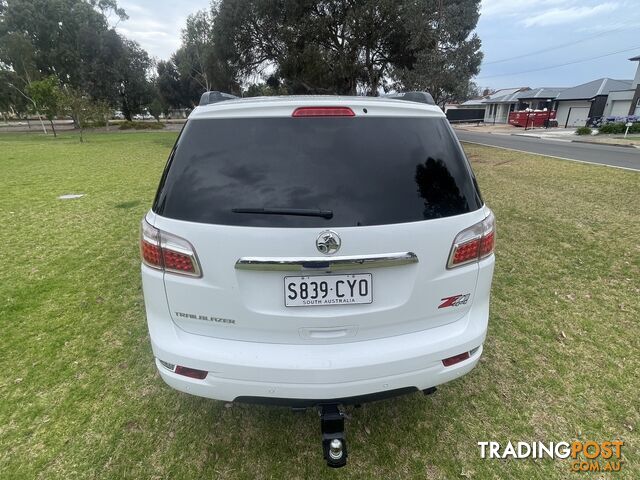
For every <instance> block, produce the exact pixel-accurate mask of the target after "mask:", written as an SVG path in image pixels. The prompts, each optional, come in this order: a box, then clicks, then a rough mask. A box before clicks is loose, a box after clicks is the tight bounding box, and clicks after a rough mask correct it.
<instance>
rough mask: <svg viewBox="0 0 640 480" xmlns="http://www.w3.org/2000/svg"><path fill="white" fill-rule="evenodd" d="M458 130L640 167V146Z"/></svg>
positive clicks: (469, 138)
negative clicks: (631, 146) (619, 145)
mask: <svg viewBox="0 0 640 480" xmlns="http://www.w3.org/2000/svg"><path fill="white" fill-rule="evenodd" d="M455 131H456V134H457V135H458V139H459V140H460V141H461V142H469V143H477V144H481V145H488V146H492V147H500V148H508V149H511V150H519V151H522V152H528V153H537V154H539V155H546V156H550V157H555V158H561V159H565V160H575V161H580V162H585V163H593V164H598V165H607V166H610V167H618V168H626V169H629V170H636V171H640V149H637V148H630V147H618V146H614V145H604V144H603V145H595V144H592V143H576V142H568V141H560V140H545V139H540V138H534V137H523V136H517V135H500V134H493V133H475V132H469V131H466V130H460V129H456V130H455Z"/></svg>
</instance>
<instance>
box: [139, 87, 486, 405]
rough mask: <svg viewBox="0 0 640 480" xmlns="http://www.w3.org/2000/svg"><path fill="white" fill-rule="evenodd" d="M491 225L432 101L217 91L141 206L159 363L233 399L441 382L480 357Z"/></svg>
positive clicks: (309, 401)
mask: <svg viewBox="0 0 640 480" xmlns="http://www.w3.org/2000/svg"><path fill="white" fill-rule="evenodd" d="M204 97H207V98H204ZM216 100H220V101H216ZM222 100H224V101H222ZM210 101H213V102H214V103H209V102H210ZM494 241H495V224H494V216H493V214H492V212H491V210H489V208H488V207H486V206H485V205H484V203H483V201H482V199H481V197H480V193H479V190H478V187H477V184H476V181H475V178H474V175H473V173H472V171H471V168H470V166H469V163H468V161H467V159H466V157H465V155H464V153H463V151H462V149H461V147H460V144H459V143H458V141H457V139H456V136H455V134H454V133H453V131H452V129H451V127H450V126H449V124H448V122H447V120H446V118H445V116H444V115H443V113H442V111H441V110H440V109H439V108H438V107H436V106H435V105H430V104H426V103H418V102H412V101H398V100H397V99H390V98H371V97H331V96H326V97H325V96H321V97H316V96H304V97H270V98H250V99H236V100H234V99H230V100H229V99H227V97H226V96H220V95H219V94H215V95H214V92H211V94H210V95H209V94H208V93H207V94H205V95H204V96H203V101H202V102H201V106H199V107H197V108H196V109H195V110H194V111H193V112H192V113H191V115H190V116H189V119H188V121H187V123H186V125H185V127H184V129H183V131H182V133H181V135H180V137H179V139H178V140H177V142H176V144H175V147H174V148H173V151H172V152H171V155H170V157H169V161H168V163H167V166H166V168H165V171H164V173H163V175H162V179H161V181H160V186H159V188H158V192H157V195H156V198H155V201H154V204H153V208H152V209H151V210H150V211H149V212H148V213H147V215H146V216H145V218H144V219H143V221H142V235H141V251H142V260H143V264H142V280H143V287H144V297H145V304H146V313H147V320H148V324H149V333H150V338H151V344H152V347H153V353H154V355H155V358H156V364H157V367H158V370H159V372H160V374H161V376H162V378H163V379H164V380H165V381H166V382H167V383H168V384H169V385H170V386H172V387H174V388H176V389H178V390H181V391H183V392H187V393H191V394H194V395H201V396H204V397H209V398H214V399H218V400H225V401H233V400H238V401H241V400H244V401H259V400H263V401H264V400H266V401H271V402H273V403H286V404H289V405H293V406H310V405H317V404H328V403H336V404H338V403H349V402H355V403H360V402H361V401H365V400H368V399H372V398H377V397H380V396H390V395H394V394H398V393H402V392H407V391H414V390H427V389H429V391H431V390H433V389H432V388H431V387H434V386H435V385H438V384H441V383H444V382H447V381H449V380H453V379H455V378H457V377H460V376H461V375H464V374H465V373H467V372H469V371H470V370H471V369H472V368H473V367H474V366H475V365H476V363H477V362H478V360H479V358H480V355H481V353H482V343H483V341H484V339H485V335H486V331H487V321H488V316H489V293H490V287H491V279H492V275H493V267H494V255H493V249H494Z"/></svg>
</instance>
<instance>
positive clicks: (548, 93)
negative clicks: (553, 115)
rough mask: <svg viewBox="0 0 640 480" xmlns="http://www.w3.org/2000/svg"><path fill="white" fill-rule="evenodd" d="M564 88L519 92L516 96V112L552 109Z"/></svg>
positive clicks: (544, 88) (545, 88) (543, 88)
mask: <svg viewBox="0 0 640 480" xmlns="http://www.w3.org/2000/svg"><path fill="white" fill-rule="evenodd" d="M563 90H566V88H560V87H542V88H534V89H533V90H526V91H524V92H520V94H519V95H518V110H526V109H528V108H530V109H531V110H544V109H551V107H553V101H554V100H555V98H556V97H557V96H558V95H559V94H560V92H562V91H563Z"/></svg>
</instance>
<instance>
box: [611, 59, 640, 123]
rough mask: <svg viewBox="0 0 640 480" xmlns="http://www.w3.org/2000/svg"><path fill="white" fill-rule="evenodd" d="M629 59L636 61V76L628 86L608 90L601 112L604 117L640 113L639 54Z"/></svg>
mask: <svg viewBox="0 0 640 480" xmlns="http://www.w3.org/2000/svg"><path fill="white" fill-rule="evenodd" d="M629 60H630V61H632V62H638V67H637V68H636V76H635V78H634V79H633V81H632V82H631V87H630V88H627V89H622V90H611V91H609V97H608V98H607V102H606V104H605V106H604V111H603V113H602V116H603V117H605V118H607V117H626V116H628V115H640V56H637V57H633V58H630V59H629Z"/></svg>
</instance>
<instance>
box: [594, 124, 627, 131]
mask: <svg viewBox="0 0 640 480" xmlns="http://www.w3.org/2000/svg"><path fill="white" fill-rule="evenodd" d="M624 125H625V124H624V123H605V124H604V125H602V126H601V127H600V129H599V131H600V133H624V131H625V130H626V129H627V127H625V126H624Z"/></svg>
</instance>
